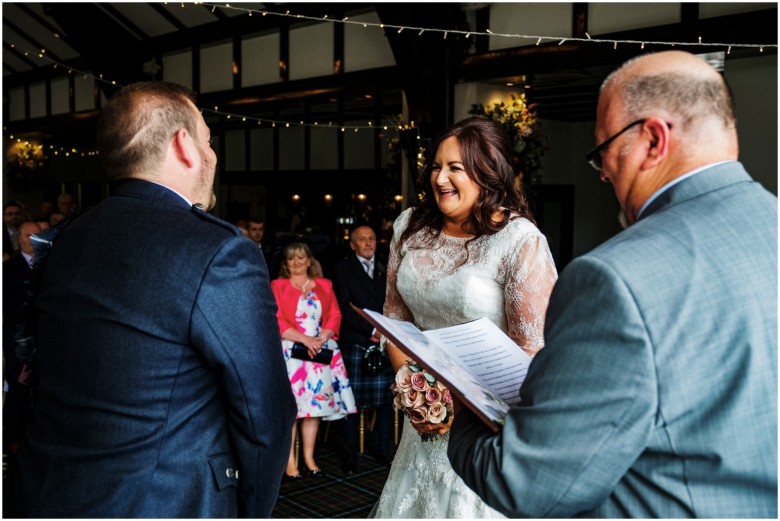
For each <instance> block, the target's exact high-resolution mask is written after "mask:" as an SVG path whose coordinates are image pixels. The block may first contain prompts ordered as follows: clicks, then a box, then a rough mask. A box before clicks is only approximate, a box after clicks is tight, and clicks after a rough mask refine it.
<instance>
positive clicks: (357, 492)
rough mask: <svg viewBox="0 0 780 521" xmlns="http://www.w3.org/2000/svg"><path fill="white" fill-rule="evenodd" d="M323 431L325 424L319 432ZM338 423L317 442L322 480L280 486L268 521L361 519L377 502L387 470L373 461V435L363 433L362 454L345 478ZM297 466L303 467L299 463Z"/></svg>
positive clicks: (317, 478) (317, 455) (287, 482)
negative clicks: (272, 519)
mask: <svg viewBox="0 0 780 521" xmlns="http://www.w3.org/2000/svg"><path fill="white" fill-rule="evenodd" d="M326 428H327V422H323V423H322V424H321V425H320V430H325V429H326ZM339 430H340V425H339V422H334V423H333V425H332V426H331V428H330V429H328V431H329V432H328V435H327V440H325V441H322V440H318V441H317V446H316V448H315V453H314V457H315V459H316V461H317V464H318V465H319V466H320V468H321V469H322V470H323V473H324V476H322V477H314V478H306V477H304V478H303V479H301V480H298V481H285V482H282V488H281V490H280V491H279V499H277V501H276V505H275V506H274V510H273V512H272V514H271V518H274V519H293V518H294V519H301V518H328V519H331V518H350V519H365V518H366V517H368V514H369V513H370V512H371V509H372V508H373V507H374V503H376V502H377V500H378V499H379V494H381V492H382V488H383V487H384V484H385V481H386V480H387V475H388V473H389V472H390V468H389V467H385V466H382V465H380V464H379V463H377V462H376V461H375V460H374V456H373V454H375V451H376V445H377V435H376V433H375V432H372V431H369V432H366V439H365V452H364V453H363V454H358V470H357V472H355V473H354V474H351V475H346V474H344V472H342V470H341V464H342V461H343V454H344V449H343V447H344V444H343V441H342V437H341V434H340V432H338V431H339ZM300 466H303V462H302V461H301V463H300Z"/></svg>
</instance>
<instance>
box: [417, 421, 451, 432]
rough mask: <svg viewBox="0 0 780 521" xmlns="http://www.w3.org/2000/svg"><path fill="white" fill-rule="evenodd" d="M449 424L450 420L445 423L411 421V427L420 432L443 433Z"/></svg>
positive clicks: (448, 427) (448, 428) (447, 429)
mask: <svg viewBox="0 0 780 521" xmlns="http://www.w3.org/2000/svg"><path fill="white" fill-rule="evenodd" d="M451 426H452V420H450V421H449V422H447V423H428V422H423V423H412V427H414V428H415V429H416V430H417V432H419V433H420V434H444V433H445V432H447V431H449V430H450V427H451Z"/></svg>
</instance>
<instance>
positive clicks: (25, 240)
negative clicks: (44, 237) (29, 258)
mask: <svg viewBox="0 0 780 521" xmlns="http://www.w3.org/2000/svg"><path fill="white" fill-rule="evenodd" d="M41 231H42V230H41V227H40V226H39V225H38V223H35V222H32V221H29V222H26V223H22V225H21V226H20V227H19V249H20V250H22V251H23V252H24V253H26V254H27V255H34V252H33V246H32V239H30V236H31V235H32V234H34V233H41Z"/></svg>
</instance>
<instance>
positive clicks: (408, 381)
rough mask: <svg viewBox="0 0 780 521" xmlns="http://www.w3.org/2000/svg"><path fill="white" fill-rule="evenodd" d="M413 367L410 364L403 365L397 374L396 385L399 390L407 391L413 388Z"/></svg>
mask: <svg viewBox="0 0 780 521" xmlns="http://www.w3.org/2000/svg"><path fill="white" fill-rule="evenodd" d="M413 374H414V373H413V372H412V369H411V368H410V367H409V366H408V365H404V366H403V367H401V368H400V369H399V370H398V372H397V373H396V374H395V385H396V388H397V390H398V391H399V392H406V391H408V390H409V389H411V388H412V375H413Z"/></svg>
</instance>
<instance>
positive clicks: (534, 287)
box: [504, 233, 558, 356]
mask: <svg viewBox="0 0 780 521" xmlns="http://www.w3.org/2000/svg"><path fill="white" fill-rule="evenodd" d="M557 279H558V272H557V270H556V269H555V263H554V262H553V258H552V254H551V253H550V248H549V246H548V245H547V239H546V238H545V237H544V235H542V234H541V233H536V234H534V235H533V236H531V237H529V238H527V239H526V240H524V241H522V242H521V243H520V245H519V246H518V248H517V249H516V250H515V257H514V262H513V266H511V268H510V270H509V273H508V274H507V280H506V286H505V287H504V299H505V303H506V317H507V322H508V328H509V332H508V334H509V336H510V337H511V338H512V340H514V341H515V342H517V344H518V345H519V346H520V347H521V348H522V349H523V350H524V351H525V352H526V353H528V354H529V355H531V356H534V355H535V354H536V353H537V352H538V351H539V350H540V349H542V348H543V347H544V317H545V314H546V313H547V304H548V303H549V301H550V293H552V289H553V286H554V285H555V281H556V280H557Z"/></svg>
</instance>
